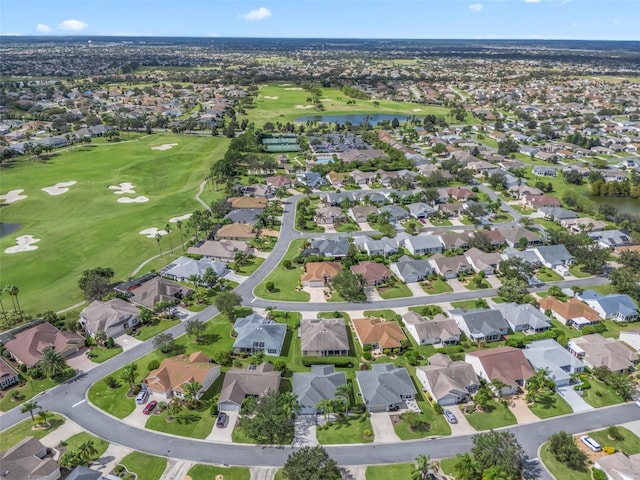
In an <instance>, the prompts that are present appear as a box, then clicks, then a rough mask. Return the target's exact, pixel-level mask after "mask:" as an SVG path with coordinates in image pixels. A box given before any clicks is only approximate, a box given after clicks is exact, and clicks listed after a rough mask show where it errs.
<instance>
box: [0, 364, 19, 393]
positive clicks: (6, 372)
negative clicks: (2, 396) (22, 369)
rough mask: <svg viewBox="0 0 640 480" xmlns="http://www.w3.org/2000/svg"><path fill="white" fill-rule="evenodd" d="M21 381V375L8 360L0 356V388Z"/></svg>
mask: <svg viewBox="0 0 640 480" xmlns="http://www.w3.org/2000/svg"><path fill="white" fill-rule="evenodd" d="M19 381H20V375H18V372H16V371H15V370H14V369H13V367H12V366H11V365H9V364H8V363H7V362H6V360H4V359H2V358H0V389H2V390H4V389H6V388H9V387H10V386H11V385H15V384H16V383H18V382H19Z"/></svg>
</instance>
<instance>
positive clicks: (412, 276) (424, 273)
mask: <svg viewBox="0 0 640 480" xmlns="http://www.w3.org/2000/svg"><path fill="white" fill-rule="evenodd" d="M389 269H390V270H391V271H392V272H393V273H395V274H396V275H397V276H398V278H399V279H400V280H402V281H403V282H404V283H415V282H421V281H422V280H424V279H425V278H427V277H428V276H429V275H431V274H432V273H433V267H432V266H431V264H430V263H429V260H415V259H413V258H411V257H408V256H406V255H403V256H402V257H400V258H399V259H398V261H397V262H394V263H392V264H391V265H389Z"/></svg>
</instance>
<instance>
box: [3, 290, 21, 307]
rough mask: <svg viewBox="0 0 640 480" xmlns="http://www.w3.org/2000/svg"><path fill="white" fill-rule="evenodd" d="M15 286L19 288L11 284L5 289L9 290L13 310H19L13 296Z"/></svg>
mask: <svg viewBox="0 0 640 480" xmlns="http://www.w3.org/2000/svg"><path fill="white" fill-rule="evenodd" d="M15 288H17V287H16V286H15V285H11V284H9V285H6V286H5V287H4V291H5V292H7V294H9V297H10V298H11V303H12V304H13V311H14V312H17V311H18V308H17V307H16V302H15V300H14V298H13V293H12V292H13V291H14V289H15Z"/></svg>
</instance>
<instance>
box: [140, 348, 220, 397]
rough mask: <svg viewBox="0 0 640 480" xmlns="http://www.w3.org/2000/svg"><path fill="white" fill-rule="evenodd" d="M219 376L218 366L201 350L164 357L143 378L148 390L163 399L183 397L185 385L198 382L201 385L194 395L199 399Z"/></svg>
mask: <svg viewBox="0 0 640 480" xmlns="http://www.w3.org/2000/svg"><path fill="white" fill-rule="evenodd" d="M219 376H220V366H219V365H215V364H213V363H212V362H211V358H210V357H209V356H207V355H205V354H204V353H202V352H193V353H192V354H191V355H184V354H183V355H178V356H176V357H171V358H164V359H163V360H162V362H160V366H159V367H158V368H156V369H155V370H151V371H150V372H149V375H147V377H146V378H145V379H144V384H145V385H146V388H147V390H149V392H151V393H153V394H155V395H158V396H159V397H160V398H162V399H164V400H171V399H172V398H174V397H176V398H184V397H185V394H186V392H185V385H186V384H188V383H191V382H198V383H199V384H200V385H201V388H200V390H198V392H197V394H196V396H197V398H198V399H199V398H200V397H202V395H204V393H205V392H206V391H207V390H208V389H209V387H211V385H213V382H215V381H216V379H217V378H218V377H219Z"/></svg>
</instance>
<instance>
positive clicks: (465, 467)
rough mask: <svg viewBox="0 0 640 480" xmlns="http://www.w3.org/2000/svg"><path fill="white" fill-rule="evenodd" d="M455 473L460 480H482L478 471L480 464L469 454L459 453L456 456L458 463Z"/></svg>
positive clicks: (454, 468)
mask: <svg viewBox="0 0 640 480" xmlns="http://www.w3.org/2000/svg"><path fill="white" fill-rule="evenodd" d="M453 471H454V473H455V474H456V478H457V479H458V480H480V479H481V477H482V474H481V472H480V471H479V469H478V464H477V463H476V461H475V460H474V459H473V457H472V456H471V454H469V453H459V454H457V455H456V463H455V465H454V466H453Z"/></svg>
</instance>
